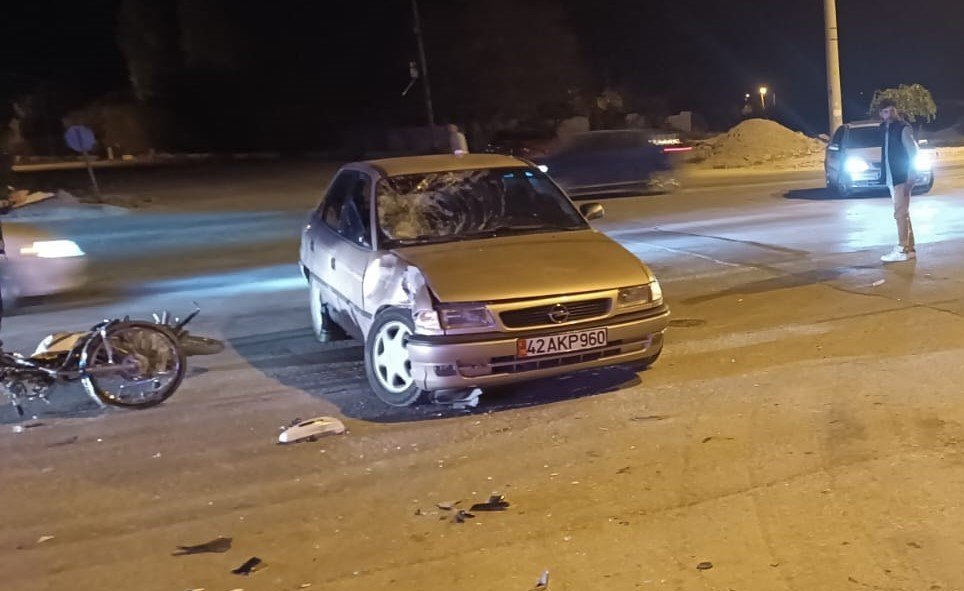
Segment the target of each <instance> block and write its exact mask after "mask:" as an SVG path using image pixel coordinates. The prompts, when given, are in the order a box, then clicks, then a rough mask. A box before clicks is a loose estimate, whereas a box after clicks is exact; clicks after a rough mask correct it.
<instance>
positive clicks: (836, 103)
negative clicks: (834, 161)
mask: <svg viewBox="0 0 964 591" xmlns="http://www.w3.org/2000/svg"><path fill="white" fill-rule="evenodd" d="M823 12H824V21H825V24H826V26H827V102H828V107H829V110H830V135H831V136H832V135H833V134H834V132H836V131H837V129H838V128H839V127H840V126H841V125H843V99H841V97H840V94H841V93H840V47H839V34H838V32H837V0H823Z"/></svg>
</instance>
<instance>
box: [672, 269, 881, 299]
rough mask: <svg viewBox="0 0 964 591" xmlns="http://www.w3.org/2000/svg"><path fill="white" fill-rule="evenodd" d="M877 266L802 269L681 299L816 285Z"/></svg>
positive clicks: (864, 271)
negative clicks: (797, 271) (799, 271)
mask: <svg viewBox="0 0 964 591" xmlns="http://www.w3.org/2000/svg"><path fill="white" fill-rule="evenodd" d="M879 267H880V266H879V265H878V264H876V263H875V264H873V265H866V266H850V267H836V268H831V269H814V270H812V271H804V272H802V273H791V274H788V275H782V276H780V277H772V278H770V279H763V280H761V281H753V282H751V283H745V284H742V285H737V286H734V287H731V288H729V289H725V290H722V291H718V292H715V293H710V294H706V295H701V296H696V297H692V298H687V299H685V300H683V303H684V304H687V305H694V304H702V303H705V302H709V301H713V300H716V299H720V298H725V297H728V296H745V295H753V294H760V293H768V292H771V291H777V290H780V289H791V288H796V287H806V286H808V285H816V284H818V283H830V282H834V281H837V280H840V279H841V278H843V277H847V276H851V275H854V276H862V275H863V274H865V273H866V272H867V271H874V270H878V269H879Z"/></svg>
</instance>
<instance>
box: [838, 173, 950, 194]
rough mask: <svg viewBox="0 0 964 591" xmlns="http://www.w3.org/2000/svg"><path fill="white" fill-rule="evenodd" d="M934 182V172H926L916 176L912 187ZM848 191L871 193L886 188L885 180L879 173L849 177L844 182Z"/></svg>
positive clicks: (924, 185)
mask: <svg viewBox="0 0 964 591" xmlns="http://www.w3.org/2000/svg"><path fill="white" fill-rule="evenodd" d="M933 182H934V172H933V171H927V172H922V173H919V174H918V175H917V180H916V181H914V187H927V186H929V185H930V184H931V183H933ZM846 186H847V188H848V189H851V190H853V191H873V190H878V189H886V188H887V179H886V177H885V176H884V175H882V174H880V173H879V172H867V173H861V174H855V175H852V176H849V177H848V178H847V181H846Z"/></svg>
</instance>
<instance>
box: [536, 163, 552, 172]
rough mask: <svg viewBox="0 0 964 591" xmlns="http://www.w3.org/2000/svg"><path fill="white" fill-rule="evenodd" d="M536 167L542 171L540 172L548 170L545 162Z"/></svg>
mask: <svg viewBox="0 0 964 591" xmlns="http://www.w3.org/2000/svg"><path fill="white" fill-rule="evenodd" d="M536 168H538V169H539V170H540V171H542V172H549V167H548V166H546V165H545V164H540V165H539V166H537V167H536Z"/></svg>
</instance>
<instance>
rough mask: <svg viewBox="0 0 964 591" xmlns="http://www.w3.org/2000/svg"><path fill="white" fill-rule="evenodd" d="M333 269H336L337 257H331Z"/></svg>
mask: <svg viewBox="0 0 964 591" xmlns="http://www.w3.org/2000/svg"><path fill="white" fill-rule="evenodd" d="M331 270H332V271H334V270H335V257H331Z"/></svg>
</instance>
